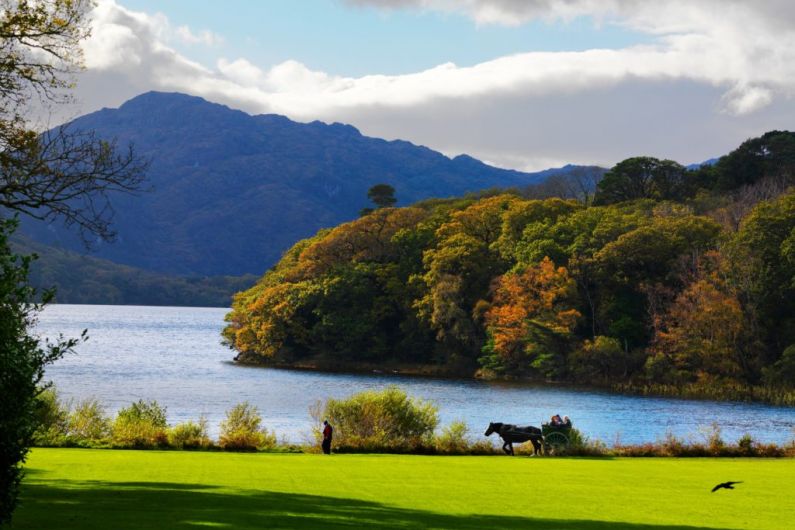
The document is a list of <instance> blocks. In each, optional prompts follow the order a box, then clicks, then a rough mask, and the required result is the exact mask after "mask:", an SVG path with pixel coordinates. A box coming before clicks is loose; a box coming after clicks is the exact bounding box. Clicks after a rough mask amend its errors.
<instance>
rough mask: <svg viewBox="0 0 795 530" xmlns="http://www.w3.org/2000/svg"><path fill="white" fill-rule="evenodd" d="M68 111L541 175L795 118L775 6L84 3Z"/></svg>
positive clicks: (695, 2) (785, 3) (789, 54)
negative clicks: (130, 109) (175, 97)
mask: <svg viewBox="0 0 795 530" xmlns="http://www.w3.org/2000/svg"><path fill="white" fill-rule="evenodd" d="M91 29H92V35H91V37H90V38H89V39H88V40H86V41H85V42H84V45H83V47H84V54H85V63H86V70H85V71H84V72H83V73H81V74H80V75H79V76H78V79H77V82H78V85H77V86H78V88H77V101H78V103H77V105H76V106H74V107H72V108H70V109H69V111H68V112H69V113H71V115H74V116H76V115H79V114H83V113H86V112H91V111H94V110H98V109H100V108H102V107H117V106H119V105H120V104H122V103H123V102H124V101H126V100H127V99H130V98H131V97H134V96H136V95H138V94H140V93H143V92H146V91H149V90H160V91H170V92H184V93H188V94H192V95H196V96H201V97H204V98H205V99H207V100H209V101H214V102H218V103H223V104H225V105H228V106H230V107H232V108H236V109H241V110H244V111H246V112H249V113H252V114H261V113H277V114H283V115H286V116H288V117H290V118H292V119H294V120H297V121H312V120H316V119H317V120H322V121H326V122H335V121H338V122H343V123H349V124H352V125H354V126H356V127H357V128H359V130H360V131H361V132H362V133H363V134H366V135H369V136H376V137H380V138H386V139H397V138H400V139H404V140H408V141H411V142H414V143H416V144H420V145H426V146H428V147H430V148H432V149H435V150H438V151H441V152H443V153H444V154H446V155H448V156H455V155H458V154H461V153H467V154H469V155H472V156H474V157H476V158H479V159H481V160H484V161H485V162H488V163H490V164H493V165H496V166H500V167H507V168H514V169H519V170H527V171H533V170H540V169H545V168H548V167H559V166H562V165H564V164H568V163H572V164H598V165H602V166H607V167H609V166H611V165H613V164H615V163H617V162H619V161H621V160H623V159H625V158H628V157H631V156H639V155H647V156H655V157H658V158H670V159H673V160H676V161H678V162H681V163H684V164H689V163H694V162H700V161H703V160H707V159H709V158H712V157H715V156H719V155H722V154H725V153H727V152H728V151H730V150H731V149H733V148H735V147H737V146H738V145H739V144H740V143H741V142H742V141H744V140H746V139H748V138H751V137H754V136H759V135H761V134H763V133H764V132H766V131H768V130H773V129H792V128H793V126H792V124H793V123H795V121H794V119H795V100H793V95H794V94H795V2H791V1H790V0H756V1H742V0H688V1H678V0H669V1H666V2H654V1H650V0H301V1H296V0H262V1H255V0H248V1H246V0H225V1H224V2H210V1H201V2H199V1H195V0H194V1H188V0H168V1H164V0H161V1H155V0H97V6H96V8H95V9H94V11H93V12H92V15H91Z"/></svg>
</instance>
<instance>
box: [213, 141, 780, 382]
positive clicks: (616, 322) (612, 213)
mask: <svg viewBox="0 0 795 530" xmlns="http://www.w3.org/2000/svg"><path fill="white" fill-rule="evenodd" d="M793 167H795V134H793V133H790V132H779V131H773V132H770V133H767V134H765V135H764V136H762V137H760V138H754V139H751V140H748V141H747V142H745V143H743V144H742V145H741V146H740V147H738V149H736V150H734V151H732V152H731V153H730V154H728V155H726V156H724V157H722V158H721V159H720V160H718V161H717V163H715V164H712V165H705V166H702V167H699V168H696V169H687V168H684V167H683V166H681V165H680V164H677V163H676V162H673V161H669V160H658V159H654V158H650V157H636V158H630V159H628V160H624V161H622V162H619V163H618V164H616V166H615V167H613V168H612V169H610V170H609V171H608V172H607V173H606V174H605V175H604V178H603V179H602V180H601V181H600V182H599V183H598V185H597V187H596V190H595V194H594V195H593V196H592V197H585V198H584V199H582V198H581V199H579V200H578V199H562V198H557V197H552V198H547V199H528V198H526V197H525V196H523V194H522V192H520V191H514V192H508V193H496V192H493V191H492V192H490V193H489V194H486V196H482V197H466V198H453V199H440V200H427V201H423V202H420V203H417V204H415V205H413V206H409V207H405V208H392V207H389V206H386V205H384V206H381V207H379V208H377V209H374V210H372V211H369V212H365V215H363V216H362V217H361V218H359V219H357V220H354V221H351V222H349V223H345V224H342V225H340V226H337V227H335V228H332V229H327V230H322V231H320V232H319V233H318V234H317V235H315V236H314V237H311V238H308V239H305V240H302V241H299V242H298V243H296V244H295V245H294V246H293V247H292V248H291V249H290V250H288V251H287V252H286V253H285V254H284V256H283V257H282V259H281V260H280V261H279V262H278V263H277V265H275V266H274V267H273V268H272V269H271V270H269V271H268V272H267V273H266V274H265V275H264V276H263V277H262V278H261V279H260V281H259V282H258V283H257V285H255V286H254V287H253V288H251V289H249V290H247V291H243V292H241V293H238V295H236V297H235V300H234V304H233V309H232V312H231V313H229V315H228V317H227V320H228V322H229V324H228V326H227V327H226V329H225V330H224V332H223V333H224V338H225V341H226V342H227V343H228V344H229V345H231V346H232V347H233V348H235V349H236V350H238V351H239V352H241V355H240V356H239V358H240V359H242V360H246V361H253V362H264V363H273V364H283V365H293V364H301V365H306V364H312V363H319V364H322V365H326V366H332V365H336V366H343V365H344V366H350V367H355V366H357V365H362V366H368V367H369V366H372V365H378V364H383V365H394V364H401V365H404V366H405V365H423V366H432V367H434V369H435V370H436V371H437V372H439V373H450V374H456V375H473V374H475V375H480V376H485V377H501V378H517V377H522V378H537V379H546V380H556V381H572V382H581V383H589V384H600V385H616V384H620V385H624V388H630V387H632V386H637V387H639V386H643V385H658V386H659V387H660V388H662V387H666V386H667V387H680V388H691V389H700V390H703V391H705V392H707V393H710V392H711V391H714V392H718V391H719V390H721V389H748V388H755V387H760V386H765V387H770V388H784V389H787V388H792V386H793V384H794V383H795V325H793V324H795V321H794V320H793V319H794V317H795V297H794V296H793V294H795V292H793V289H795V191H793V190H791V189H790V187H789V186H790V185H791V184H793V177H792V175H793V174H794V173H793V171H792V169H793ZM525 195H526V194H525Z"/></svg>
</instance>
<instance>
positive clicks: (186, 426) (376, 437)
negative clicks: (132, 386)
mask: <svg viewBox="0 0 795 530" xmlns="http://www.w3.org/2000/svg"><path fill="white" fill-rule="evenodd" d="M309 414H310V416H311V417H312V419H313V420H314V425H315V426H314V427H313V428H312V432H311V438H313V439H314V440H315V443H305V444H290V443H287V442H286V441H283V440H282V441H280V440H279V439H278V437H277V434H276V433H275V432H274V431H271V430H269V429H267V428H266V427H265V426H263V425H262V417H261V415H260V413H259V411H258V410H257V408H256V407H254V406H252V405H251V404H249V403H245V402H244V403H240V404H237V405H235V406H234V407H232V408H231V409H230V410H228V411H227V413H226V417H225V419H224V420H222V421H221V423H220V425H219V427H220V429H219V431H220V434H219V437H218V439H212V438H210V436H209V434H208V423H207V420H206V419H204V418H199V419H198V420H197V421H186V422H182V423H178V424H176V425H169V424H168V422H167V418H166V409H165V408H164V407H163V406H161V405H160V404H158V403H157V402H156V401H143V400H140V401H137V402H135V403H132V404H130V405H129V406H128V407H124V408H122V409H121V410H119V411H118V412H117V414H116V416H115V417H110V416H109V415H108V414H107V413H106V412H105V409H104V407H103V405H102V404H101V403H100V402H98V401H97V400H96V399H86V400H83V401H80V402H78V403H76V404H74V405H72V404H67V403H64V402H63V401H62V400H60V399H59V398H58V394H57V392H56V391H55V390H54V389H48V390H45V391H44V392H42V393H41V395H40V396H39V398H38V408H37V415H38V418H37V419H38V422H39V428H38V430H37V431H36V433H35V435H34V440H33V442H34V445H36V446H39V447H86V448H108V449H178V450H179V449H191V450H223V451H251V452H253V451H268V452H307V453H315V452H319V447H320V439H321V437H322V435H321V426H322V420H323V419H328V420H329V421H330V422H331V424H332V425H334V452H337V453H402V454H441V455H497V454H503V453H502V449H501V448H500V447H499V446H498V444H495V442H494V441H493V440H491V439H480V440H473V439H472V437H471V436H470V434H471V433H470V430H469V428H468V426H467V425H466V424H465V423H464V422H462V421H454V422H452V423H450V424H449V425H446V426H444V427H441V428H440V426H439V414H438V410H437V408H436V407H435V406H434V405H433V404H432V403H430V402H427V401H423V400H420V399H417V398H412V397H410V396H408V395H407V394H406V393H405V392H403V391H402V390H401V389H399V388H397V387H389V388H387V389H385V390H382V391H366V392H361V393H358V394H355V395H353V396H351V397H349V398H347V399H327V400H326V401H322V402H321V401H319V402H317V403H315V404H314V405H313V406H312V407H310V410H309ZM702 438H703V441H701V442H695V441H692V440H684V439H682V438H679V437H676V436H674V435H672V434H668V435H666V436H665V437H664V438H663V439H661V440H657V441H654V442H648V443H643V444H636V445H625V444H622V443H620V442H619V441H616V442H615V443H613V444H612V445H608V444H606V443H604V442H602V441H600V440H592V439H590V438H589V437H588V436H586V435H585V434H583V433H581V432H580V431H578V430H577V429H571V431H570V432H569V433H568V443H567V444H564V445H555V446H545V451H544V454H546V455H554V456H591V457H599V456H604V457H610V456H641V457H649V456H679V457H682V456H700V457H795V431H793V439H792V440H790V441H789V442H788V443H785V444H766V443H762V442H759V441H757V440H754V439H753V437H752V436H751V435H750V434H746V435H744V436H742V437H741V438H740V439H739V440H737V441H736V442H734V443H731V442H728V441H725V440H724V439H723V437H722V435H721V430H720V427H719V426H717V425H712V426H710V427H709V429H708V430H707V432H706V434H705V435H704V436H703V437H702ZM516 454H518V455H530V454H532V445H531V444H529V443H528V444H524V445H517V446H516Z"/></svg>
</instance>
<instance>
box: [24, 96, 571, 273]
mask: <svg viewBox="0 0 795 530" xmlns="http://www.w3.org/2000/svg"><path fill="white" fill-rule="evenodd" d="M72 126H73V127H75V128H78V129H92V130H95V131H97V133H98V134H99V135H101V136H105V137H117V138H118V139H119V140H120V142H121V143H122V144H123V143H125V142H133V143H134V144H135V146H136V149H137V151H138V152H139V153H140V154H141V155H143V156H145V157H148V158H149V159H151V162H152V163H151V169H150V172H149V177H150V182H151V185H152V187H153V191H151V192H149V193H143V194H140V195H139V196H123V195H117V196H116V197H114V198H113V205H114V208H115V210H116V217H115V228H116V229H117V231H118V241H117V242H115V243H114V244H110V245H108V244H99V243H98V244H97V245H96V248H95V249H94V255H95V256H96V257H99V258H103V259H108V260H112V261H114V262H117V263H120V264H125V265H130V266H134V267H137V268H140V269H144V270H149V271H156V272H159V273H165V274H178V275H200V276H203V275H235V276H237V275H241V274H246V273H256V274H260V273H261V272H262V271H263V270H265V269H266V268H267V267H269V266H271V265H272V264H273V263H275V262H276V261H277V260H278V259H279V257H280V256H281V254H282V252H283V251H284V250H286V249H287V248H289V247H290V246H291V245H292V244H293V243H295V242H296V241H298V240H300V239H302V238H305V237H308V236H310V235H312V234H314V233H316V232H317V230H318V229H320V228H324V227H331V226H335V225H337V224H339V223H341V222H343V221H347V220H350V219H353V218H355V217H357V214H358V212H359V210H360V209H361V208H363V207H365V206H369V204H368V201H367V190H368V189H369V188H370V187H371V186H372V185H374V184H377V183H382V182H383V183H388V184H391V185H392V186H394V187H395V189H396V196H397V198H398V200H399V203H398V204H399V205H406V204H409V203H412V202H414V201H417V200H420V199H425V198H429V197H449V196H457V195H461V194H464V193H466V192H471V191H478V190H482V189H485V188H493V187H517V188H521V187H526V186H528V185H530V184H533V183H537V182H540V181H542V180H544V179H545V178H547V177H549V176H551V175H555V174H561V173H566V172H567V171H571V170H572V167H567V168H562V169H557V170H547V171H544V172H541V173H522V172H519V171H512V170H506V169H499V168H495V167H491V166H488V165H486V164H484V163H482V162H480V161H478V160H476V159H474V158H472V157H469V156H466V155H461V156H458V157H456V158H453V159H450V158H448V157H446V156H444V155H442V154H441V153H438V152H436V151H433V150H431V149H428V148H427V147H422V146H417V145H414V144H412V143H409V142H405V141H400V140H396V141H385V140H381V139H377V138H369V137H366V136H362V135H361V134H360V133H359V131H358V130H356V129H355V128H354V127H352V126H350V125H343V124H340V123H333V124H326V123H321V122H317V121H315V122H312V123H296V122H293V121H291V120H289V119H288V118H286V117H284V116H278V115H259V116H251V115H249V114H246V113H245V112H241V111H237V110H232V109H230V108H228V107H226V106H223V105H218V104H215V103H210V102H208V101H205V100H204V99H201V98H198V97H192V96H187V95H184V94H170V93H169V94H167V93H158V92H149V93H146V94H143V95H140V96H138V97H136V98H134V99H131V100H130V101H128V102H126V103H124V104H123V105H122V106H121V107H120V108H118V109H102V110H100V111H98V112H94V113H92V114H89V115H86V116H83V117H81V118H78V119H76V120H75V121H74V122H73V123H72ZM23 232H24V233H25V234H27V235H28V236H29V237H31V238H32V239H33V240H35V241H38V242H41V243H46V244H51V245H56V246H59V247H62V248H64V249H67V250H73V251H77V252H81V253H82V252H84V248H83V245H82V243H81V241H80V240H79V238H78V237H76V236H75V234H73V233H72V232H71V231H68V230H66V229H65V228H64V227H63V226H61V225H59V224H53V225H49V226H48V225H44V224H43V223H40V222H37V221H32V220H29V219H26V220H24V225H23Z"/></svg>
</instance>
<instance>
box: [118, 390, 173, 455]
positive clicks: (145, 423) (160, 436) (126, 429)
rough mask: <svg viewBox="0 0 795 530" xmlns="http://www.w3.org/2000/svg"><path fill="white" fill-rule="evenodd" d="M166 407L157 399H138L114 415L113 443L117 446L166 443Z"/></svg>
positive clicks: (148, 445)
mask: <svg viewBox="0 0 795 530" xmlns="http://www.w3.org/2000/svg"><path fill="white" fill-rule="evenodd" d="M167 426H168V425H167V423H166V409H165V408H163V407H161V406H160V405H159V404H158V402H157V401H149V402H145V401H143V400H139V401H137V402H135V403H133V404H132V405H130V406H129V407H127V408H123V409H121V410H120V411H119V413H118V414H117V415H116V420H115V421H114V422H113V429H112V436H113V443H114V445H117V446H119V447H137V448H146V447H156V446H162V445H166V443H167V442H168V439H167V437H166V428H167Z"/></svg>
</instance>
